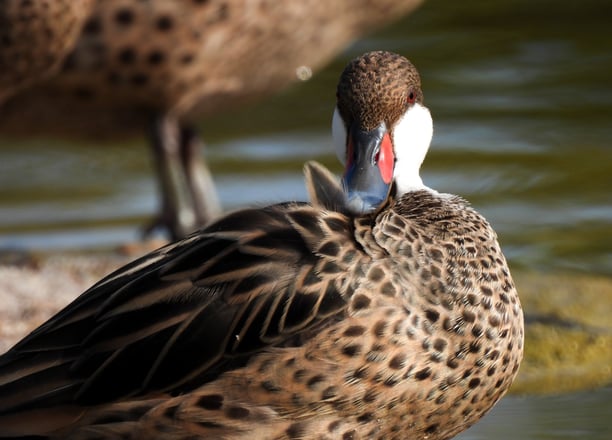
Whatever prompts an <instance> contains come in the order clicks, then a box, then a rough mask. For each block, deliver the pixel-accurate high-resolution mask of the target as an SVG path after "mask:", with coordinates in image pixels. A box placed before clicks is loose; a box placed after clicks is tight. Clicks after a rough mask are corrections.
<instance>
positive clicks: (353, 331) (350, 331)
mask: <svg viewBox="0 0 612 440" xmlns="http://www.w3.org/2000/svg"><path fill="white" fill-rule="evenodd" d="M365 331H366V328H365V327H364V326H362V325H352V326H350V327H348V328H347V329H346V330H345V331H344V333H343V334H344V336H348V337H356V336H361V335H362V334H364V333H365Z"/></svg>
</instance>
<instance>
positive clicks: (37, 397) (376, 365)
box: [0, 52, 523, 440]
mask: <svg viewBox="0 0 612 440" xmlns="http://www.w3.org/2000/svg"><path fill="white" fill-rule="evenodd" d="M333 132H334V139H335V141H336V142H337V147H338V151H339V152H340V156H341V159H342V160H343V162H344V163H345V172H344V177H343V181H342V185H340V183H338V182H337V181H336V180H335V178H334V177H333V176H332V175H331V173H330V172H329V171H327V170H326V169H325V168H323V167H322V166H320V165H316V164H308V165H307V166H306V178H307V185H308V188H309V192H310V195H311V199H312V202H311V203H310V204H307V203H295V202H289V203H282V204H277V205H273V206H269V207H266V208H261V209H246V210H241V211H237V212H234V213H231V214H229V215H227V216H225V217H223V218H221V219H219V220H217V221H216V222H214V223H213V224H211V225H210V226H208V227H206V228H205V229H202V230H200V231H199V232H196V233H194V234H192V235H190V236H188V237H187V238H185V239H183V240H181V241H178V242H175V243H172V244H169V245H167V246H166V247H163V248H161V249H159V250H157V251H155V252H153V253H151V254H149V255H147V256H145V257H143V258H140V259H138V260H136V261H134V262H133V263H131V264H129V265H127V266H125V267H123V268H121V269H119V270H118V271H116V272H115V273H113V274H111V275H109V276H108V277H106V278H105V279H103V280H102V281H100V282H99V283H97V284H96V285H94V286H93V287H92V288H91V289H89V290H88V291H86V292H85V293H83V294H82V295H81V296H80V297H79V298H77V299H76V300H75V301H74V302H73V303H72V304H70V305H68V306H67V307H66V308H65V309H64V310H62V311H61V312H59V313H58V314H57V315H56V316H54V317H53V318H51V319H50V320H49V321H48V322H46V323H45V324H43V325H42V326H40V327H39V328H38V329H36V330H34V331H33V332H32V333H31V334H30V335H29V336H27V337H26V338H25V339H23V340H22V341H21V342H19V343H18V344H17V345H15V346H14V347H13V348H12V349H11V350H10V351H8V352H7V353H6V354H4V355H3V356H2V357H1V358H0V437H1V436H20V435H21V436H25V435H39V436H43V437H46V438H72V439H111V438H122V439H127V438H132V439H139V438H164V439H187V438H189V439H195V438H219V439H221V438H222V439H247V438H249V439H385V440H391V439H406V438H410V439H447V438H450V437H452V436H454V435H455V434H457V433H459V432H461V431H463V430H465V429H466V428H468V427H469V426H470V425H472V424H473V423H475V422H476V421H477V420H478V419H479V418H480V417H482V416H483V415H484V414H485V413H486V412H487V411H488V410H489V409H490V408H491V407H492V406H493V405H494V404H495V402H497V400H499V399H500V398H501V397H502V396H503V395H504V393H505V392H506V391H507V389H508V387H509V386H510V384H511V383H512V381H513V379H514V377H515V375H516V373H517V370H518V368H519V364H520V361H521V358H522V353H523V315H522V310H521V306H520V303H519V298H518V296H517V292H516V290H515V287H514V284H513V281H512V278H511V276H510V272H509V270H508V266H507V264H506V261H505V258H504V255H503V254H502V252H501V249H500V246H499V244H498V242H497V238H496V234H495V232H494V231H493V229H491V227H490V226H489V224H488V223H487V221H486V220H485V219H484V218H483V217H482V216H481V215H480V214H478V213H477V212H476V211H475V210H474V209H472V208H470V207H469V205H468V204H467V203H466V202H465V201H464V200H463V199H461V198H459V197H457V196H454V195H449V194H441V193H438V192H436V191H434V190H432V189H429V188H427V187H426V186H424V185H423V183H422V181H421V179H420V177H419V168H420V165H421V162H422V160H423V159H424V157H425V154H426V151H427V150H428V147H429V144H430V141H431V136H432V120H431V117H430V114H429V111H428V109H427V108H426V107H424V105H423V94H422V91H421V84H420V79H419V76H418V73H417V71H416V70H415V68H414V67H413V65H412V64H411V63H410V62H409V61H408V60H407V59H405V58H404V57H402V56H400V55H396V54H393V53H389V52H371V53H367V54H365V55H363V56H361V57H359V58H357V59H355V60H353V61H352V62H351V63H350V64H349V65H348V67H346V69H345V70H344V72H343V73H342V75H341V77H340V82H339V85H338V92H337V107H336V109H335V112H334V118H333Z"/></svg>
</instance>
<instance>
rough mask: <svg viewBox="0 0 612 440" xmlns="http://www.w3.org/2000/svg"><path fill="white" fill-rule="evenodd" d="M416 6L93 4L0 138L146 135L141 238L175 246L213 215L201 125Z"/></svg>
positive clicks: (113, 0) (203, 0) (216, 1)
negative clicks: (149, 178)
mask: <svg viewBox="0 0 612 440" xmlns="http://www.w3.org/2000/svg"><path fill="white" fill-rule="evenodd" d="M21 3H25V2H21ZM40 3H41V5H40V6H41V7H42V6H43V5H42V3H43V2H40ZM44 3H47V2H44ZM420 3H422V0H400V1H398V0H356V1H355V0H339V1H335V2H331V3H330V2H327V3H325V2H321V1H319V0H301V1H299V2H276V1H269V0H176V1H171V2H170V1H166V0H144V1H143V0H103V1H100V0H98V1H95V3H94V4H93V6H92V8H91V10H90V12H89V14H88V17H87V20H86V22H85V24H84V27H83V30H82V32H81V33H80V35H79V37H78V39H77V41H76V43H75V45H74V47H73V49H72V51H71V52H70V54H69V55H68V56H67V57H66V59H65V60H64V62H63V65H62V68H61V70H60V71H59V72H57V74H55V75H52V76H51V77H49V78H48V80H46V81H44V82H42V83H39V84H38V85H37V86H36V87H31V88H29V89H28V90H26V91H24V93H15V94H14V95H13V97H12V99H10V100H8V101H7V102H5V103H4V105H3V106H1V107H0V113H1V114H2V117H0V132H1V133H3V134H4V135H5V136H7V137H9V138H10V137H23V136H25V135H27V136H32V135H43V136H45V137H47V138H48V137H69V138H77V139H78V138H79V137H80V138H85V139H92V138H94V139H96V140H99V141H101V140H104V139H107V140H109V141H110V142H113V141H115V140H117V139H125V137H126V136H132V137H133V136H135V135H139V134H140V135H142V134H145V133H146V137H147V139H148V143H149V145H150V149H151V151H152V156H153V168H154V170H155V173H156V175H157V177H158V179H157V180H158V183H159V189H160V193H161V197H160V199H161V201H160V212H159V214H158V215H157V216H156V217H155V218H154V219H153V221H152V222H151V223H150V224H149V225H147V226H146V227H145V228H144V231H143V232H144V236H145V237H148V236H150V235H151V234H153V233H154V232H156V231H160V230H161V231H165V232H167V234H168V235H169V236H170V238H171V239H178V238H182V237H184V236H185V235H187V234H188V233H190V232H192V231H193V230H194V229H196V228H197V227H200V226H203V225H205V224H207V223H208V222H210V221H211V220H212V219H214V218H215V217H217V216H218V215H220V213H221V207H220V203H219V200H218V197H217V194H216V191H215V188H214V181H213V176H212V174H211V172H210V169H209V167H208V165H207V164H206V162H205V161H204V160H203V159H202V158H201V151H202V150H203V149H204V143H203V142H202V139H201V137H200V136H199V133H198V130H197V129H196V124H197V123H198V122H199V121H201V120H202V119H204V118H206V117H210V116H215V115H218V114H219V113H221V112H223V111H224V110H228V109H236V108H240V107H242V106H244V105H245V104H247V103H251V102H254V101H255V100H257V99H260V98H262V97H263V96H267V95H269V94H271V93H274V92H277V91H279V90H282V89H284V88H286V87H287V86H288V85H289V84H291V83H294V82H296V81H299V80H306V79H308V78H310V77H311V76H312V74H313V72H316V71H318V70H319V69H320V68H321V67H322V66H323V65H325V64H326V63H328V62H329V61H331V60H332V59H333V57H334V56H336V55H337V54H338V53H339V52H340V51H341V50H342V49H343V48H345V47H346V46H348V45H349V44H350V43H351V42H352V41H354V40H355V39H357V38H358V37H361V36H363V35H364V34H366V33H370V32H372V31H374V30H375V29H378V28H380V27H382V26H383V25H388V24H390V23H392V22H393V21H396V20H399V19H400V18H401V17H403V16H404V15H406V14H408V13H409V12H411V11H413V10H414V9H415V8H416V7H417V6H418V5H419V4H420ZM32 26H34V23H33V24H32ZM33 31H34V30H33ZM49 109H53V111H49Z"/></svg>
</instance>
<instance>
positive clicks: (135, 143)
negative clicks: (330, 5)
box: [0, 0, 612, 440]
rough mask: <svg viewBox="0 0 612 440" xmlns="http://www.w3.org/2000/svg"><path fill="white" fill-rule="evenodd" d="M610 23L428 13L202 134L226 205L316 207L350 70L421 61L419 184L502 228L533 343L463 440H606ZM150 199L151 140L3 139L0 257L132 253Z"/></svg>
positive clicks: (535, 9) (541, 8)
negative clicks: (317, 165) (339, 93)
mask: <svg viewBox="0 0 612 440" xmlns="http://www.w3.org/2000/svg"><path fill="white" fill-rule="evenodd" d="M610 17H612V4H611V3H609V2H602V1H600V0H583V1H581V2H559V1H556V2H553V1H550V0H541V1H527V0H514V1H511V0H499V1H497V2H487V1H477V0H474V1H471V2H447V1H442V0H427V1H425V3H424V4H423V5H422V6H421V7H420V8H419V9H417V10H416V11H415V12H414V13H412V14H411V15H409V16H407V17H406V18H404V19H402V20H401V21H400V22H398V23H396V24H394V25H392V26H391V27H388V28H386V29H384V30H382V31H379V32H377V33H375V34H371V35H369V36H368V37H366V38H365V39H361V40H358V41H357V42H355V43H353V44H352V45H351V46H349V47H348V49H346V50H344V51H343V52H342V53H341V54H340V55H339V56H338V57H337V58H335V59H334V61H333V62H332V63H331V64H329V65H327V67H326V68H325V69H324V70H322V71H320V72H318V73H316V74H315V75H314V76H313V77H312V78H311V79H309V80H308V81H305V82H298V83H295V84H293V85H292V86H291V87H290V88H289V89H288V90H286V91H285V92H283V93H281V94H280V95H276V96H273V97H270V98H268V99H265V100H264V101H260V102H258V103H257V104H254V105H250V106H246V107H243V108H240V109H238V110H233V111H231V112H224V113H220V114H218V115H214V116H213V117H209V118H207V119H206V120H204V121H202V122H201V123H199V128H200V130H201V132H202V134H203V136H204V138H205V141H206V144H207V145H206V148H205V150H204V151H203V152H202V154H204V155H205V157H206V158H207V160H208V163H209V166H210V168H211V171H212V173H213V177H214V180H215V183H216V185H217V189H218V193H219V199H220V201H221V203H222V205H223V208H224V209H234V208H237V207H241V206H245V205H251V206H253V205H255V206H260V205H264V204H267V203H273V202H277V201H283V200H288V199H297V200H305V199H306V192H305V189H304V185H303V178H302V174H301V169H302V165H303V163H304V162H305V161H306V160H309V159H316V160H319V161H321V162H322V163H324V164H326V165H327V166H329V167H330V168H332V169H333V170H335V171H337V172H339V171H340V167H339V165H338V164H337V161H336V159H335V157H334V155H333V151H332V145H331V134H330V123H331V111H332V108H333V105H334V99H335V85H336V81H337V78H338V76H339V74H340V72H341V70H342V68H343V67H344V65H345V64H346V62H347V61H348V60H349V59H351V58H352V57H354V56H356V55H358V54H360V53H362V52H365V51H369V50H378V49H384V50H391V51H396V52H399V53H401V54H403V55H405V56H407V57H408V58H409V59H410V60H411V61H412V62H413V63H414V64H415V65H416V67H417V68H418V69H419V71H420V73H421V77H422V82H423V91H424V95H425V104H426V105H427V106H428V107H429V108H430V110H431V112H432V115H433V118H434V139H433V144H432V148H431V150H430V154H429V156H428V158H427V159H426V161H425V163H424V165H423V168H422V174H423V178H424V181H425V183H426V184H427V185H429V186H431V187H433V188H435V189H437V190H439V191H443V192H451V193H455V194H458V195H461V196H463V197H464V198H466V199H468V200H469V201H470V202H471V203H472V205H473V206H474V207H475V208H476V209H477V210H478V211H480V212H481V213H483V214H484V215H485V216H486V217H487V219H488V220H489V221H490V222H491V224H492V225H493V227H494V228H495V229H496V231H497V232H498V234H499V237H500V242H501V244H502V247H503V248H504V251H505V253H506V256H507V257H508V259H509V262H510V265H511V268H512V269H513V271H514V274H515V278H517V284H518V285H519V293H521V294H523V291H525V294H524V295H523V301H524V308H525V311H526V316H527V323H528V331H529V332H530V333H528V340H527V343H526V347H527V356H528V358H527V360H526V364H525V366H524V367H523V368H522V370H521V378H522V382H521V381H519V383H518V384H517V387H515V389H514V391H515V393H518V394H520V396H511V397H509V398H506V399H504V400H503V401H502V402H501V403H500V404H499V405H498V406H496V407H495V408H494V410H493V411H492V413H491V415H490V416H488V417H486V418H485V419H484V420H483V421H482V422H481V423H479V424H478V425H476V426H475V427H474V428H472V429H471V430H469V431H467V432H466V433H464V434H462V435H461V436H460V438H461V439H464V440H467V439H474V440H475V439H485V438H491V437H493V438H498V439H516V438H522V439H569V438H580V439H593V440H594V439H602V440H603V439H609V438H612V421H611V420H610V414H612V390H611V389H610V388H609V387H606V385H609V384H610V378H612V372H611V368H612V354H611V353H612V346H611V344H612V337H611V335H612V324H611V323H610V316H612V284H611V278H612V195H611V190H612V150H611V148H612V145H611V141H612V122H611V117H612V112H611V111H612V76H611V73H610V72H612V46H611V41H612V40H611V36H612V34H611V33H610ZM0 115H1V113H0ZM156 189H157V187H156V182H155V177H154V174H153V170H152V163H151V159H150V156H149V154H148V152H147V150H146V146H145V141H144V139H143V138H140V137H133V138H126V139H122V140H120V141H114V142H96V141H92V140H82V141H79V140H73V139H71V140H66V139H62V138H56V137H35V138H27V139H26V138H15V137H7V136H2V133H0V249H25V250H37V251H46V252H49V253H55V252H60V251H66V250H74V249H78V250H87V249H91V250H97V249H100V248H108V247H112V246H118V245H120V244H122V243H124V242H129V241H135V240H138V239H139V237H140V233H141V229H140V228H141V226H142V225H143V224H145V223H146V222H147V220H148V219H150V218H151V217H152V215H153V214H154V213H155V211H156V210H157V203H158V201H157V195H156ZM0 307H1V306H0ZM529 338H531V339H529ZM530 341H532V344H531V347H532V348H531V351H530ZM539 343H544V344H546V345H545V346H540V345H537V344H539ZM551 347H552V348H551ZM530 356H531V357H530ZM529 362H531V363H529ZM584 388H588V389H594V390H592V391H586V392H585V391H581V389H584ZM542 392H544V395H536V393H537V394H541V393H542Z"/></svg>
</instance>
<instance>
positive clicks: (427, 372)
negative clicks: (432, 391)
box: [414, 367, 431, 380]
mask: <svg viewBox="0 0 612 440" xmlns="http://www.w3.org/2000/svg"><path fill="white" fill-rule="evenodd" d="M429 376H431V368H429V367H425V368H423V369H422V370H419V371H417V372H416V373H415V374H414V377H415V378H416V379H417V380H425V379H427V378H428V377H429Z"/></svg>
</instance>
